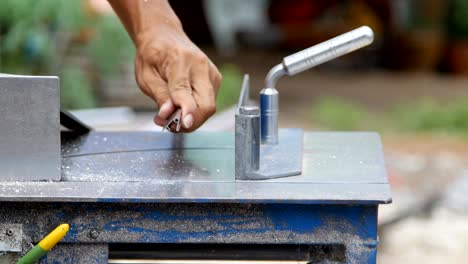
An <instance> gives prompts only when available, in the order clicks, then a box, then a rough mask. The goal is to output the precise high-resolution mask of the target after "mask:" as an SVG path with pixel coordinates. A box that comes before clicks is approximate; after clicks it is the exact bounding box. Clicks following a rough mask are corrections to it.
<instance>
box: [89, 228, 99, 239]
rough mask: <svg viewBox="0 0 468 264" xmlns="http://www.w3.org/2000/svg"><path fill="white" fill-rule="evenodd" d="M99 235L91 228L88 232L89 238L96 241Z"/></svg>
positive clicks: (97, 231)
mask: <svg viewBox="0 0 468 264" xmlns="http://www.w3.org/2000/svg"><path fill="white" fill-rule="evenodd" d="M99 235H100V232H99V230H97V229H96V228H92V229H91V230H89V237H90V238H92V239H96V238H98V237H99Z"/></svg>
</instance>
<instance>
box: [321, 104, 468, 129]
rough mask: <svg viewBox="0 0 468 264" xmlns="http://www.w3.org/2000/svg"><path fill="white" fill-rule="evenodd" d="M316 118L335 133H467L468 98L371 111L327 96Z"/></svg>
mask: <svg viewBox="0 0 468 264" xmlns="http://www.w3.org/2000/svg"><path fill="white" fill-rule="evenodd" d="M312 116H313V119H314V121H317V122H318V123H319V124H320V125H321V126H323V127H325V128H327V129H332V130H377V131H381V132H388V131H393V132H395V131H396V132H431V133H432V132H434V133H467V132H468V98H460V99H455V100H453V101H451V102H450V103H441V102H437V101H435V100H434V99H431V98H424V99H420V100H417V101H415V102H412V103H405V104H401V105H398V106H396V107H394V108H393V109H390V110H389V111H387V112H385V113H384V112H372V113H371V112H370V111H369V110H367V109H366V108H365V107H363V106H361V105H359V104H356V103H351V102H350V101H347V100H344V99H340V98H334V97H327V98H322V99H320V100H319V101H318V103H317V104H316V105H315V106H314V107H313V114H312Z"/></svg>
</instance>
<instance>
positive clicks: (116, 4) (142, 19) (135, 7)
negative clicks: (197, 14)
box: [108, 0, 183, 45]
mask: <svg viewBox="0 0 468 264" xmlns="http://www.w3.org/2000/svg"><path fill="white" fill-rule="evenodd" d="M108 1H109V3H110V4H111V5H112V8H113V9H114V10H115V12H116V13H117V15H118V16H119V18H120V20H121V21H122V24H123V25H124V26H125V28H126V29H127V32H128V34H129V35H130V37H131V38H132V40H133V42H134V43H135V45H137V44H138V42H139V38H140V36H141V35H142V34H144V33H145V32H147V31H149V30H154V28H155V27H161V28H165V27H170V28H172V29H176V30H183V29H182V25H181V23H180V20H179V18H178V17H177V16H176V14H175V13H174V11H173V10H172V8H171V6H170V5H169V3H168V1H167V0H108Z"/></svg>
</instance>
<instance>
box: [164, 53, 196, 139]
mask: <svg viewBox="0 0 468 264" xmlns="http://www.w3.org/2000/svg"><path fill="white" fill-rule="evenodd" d="M168 88H169V93H170V97H171V99H172V102H173V103H174V105H176V106H178V107H180V108H182V125H183V128H185V129H187V130H190V129H192V126H193V124H194V114H195V113H196V110H197V103H196V102H195V99H194V98H193V93H192V84H191V80H190V64H189V63H186V60H185V59H183V58H181V59H179V60H175V61H174V62H173V63H172V64H171V65H170V69H169V73H168Z"/></svg>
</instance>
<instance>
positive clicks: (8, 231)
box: [6, 229, 14, 236]
mask: <svg viewBox="0 0 468 264" xmlns="http://www.w3.org/2000/svg"><path fill="white" fill-rule="evenodd" d="M13 234H14V232H13V230H11V229H7V231H6V235H7V236H12V235H13Z"/></svg>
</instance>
